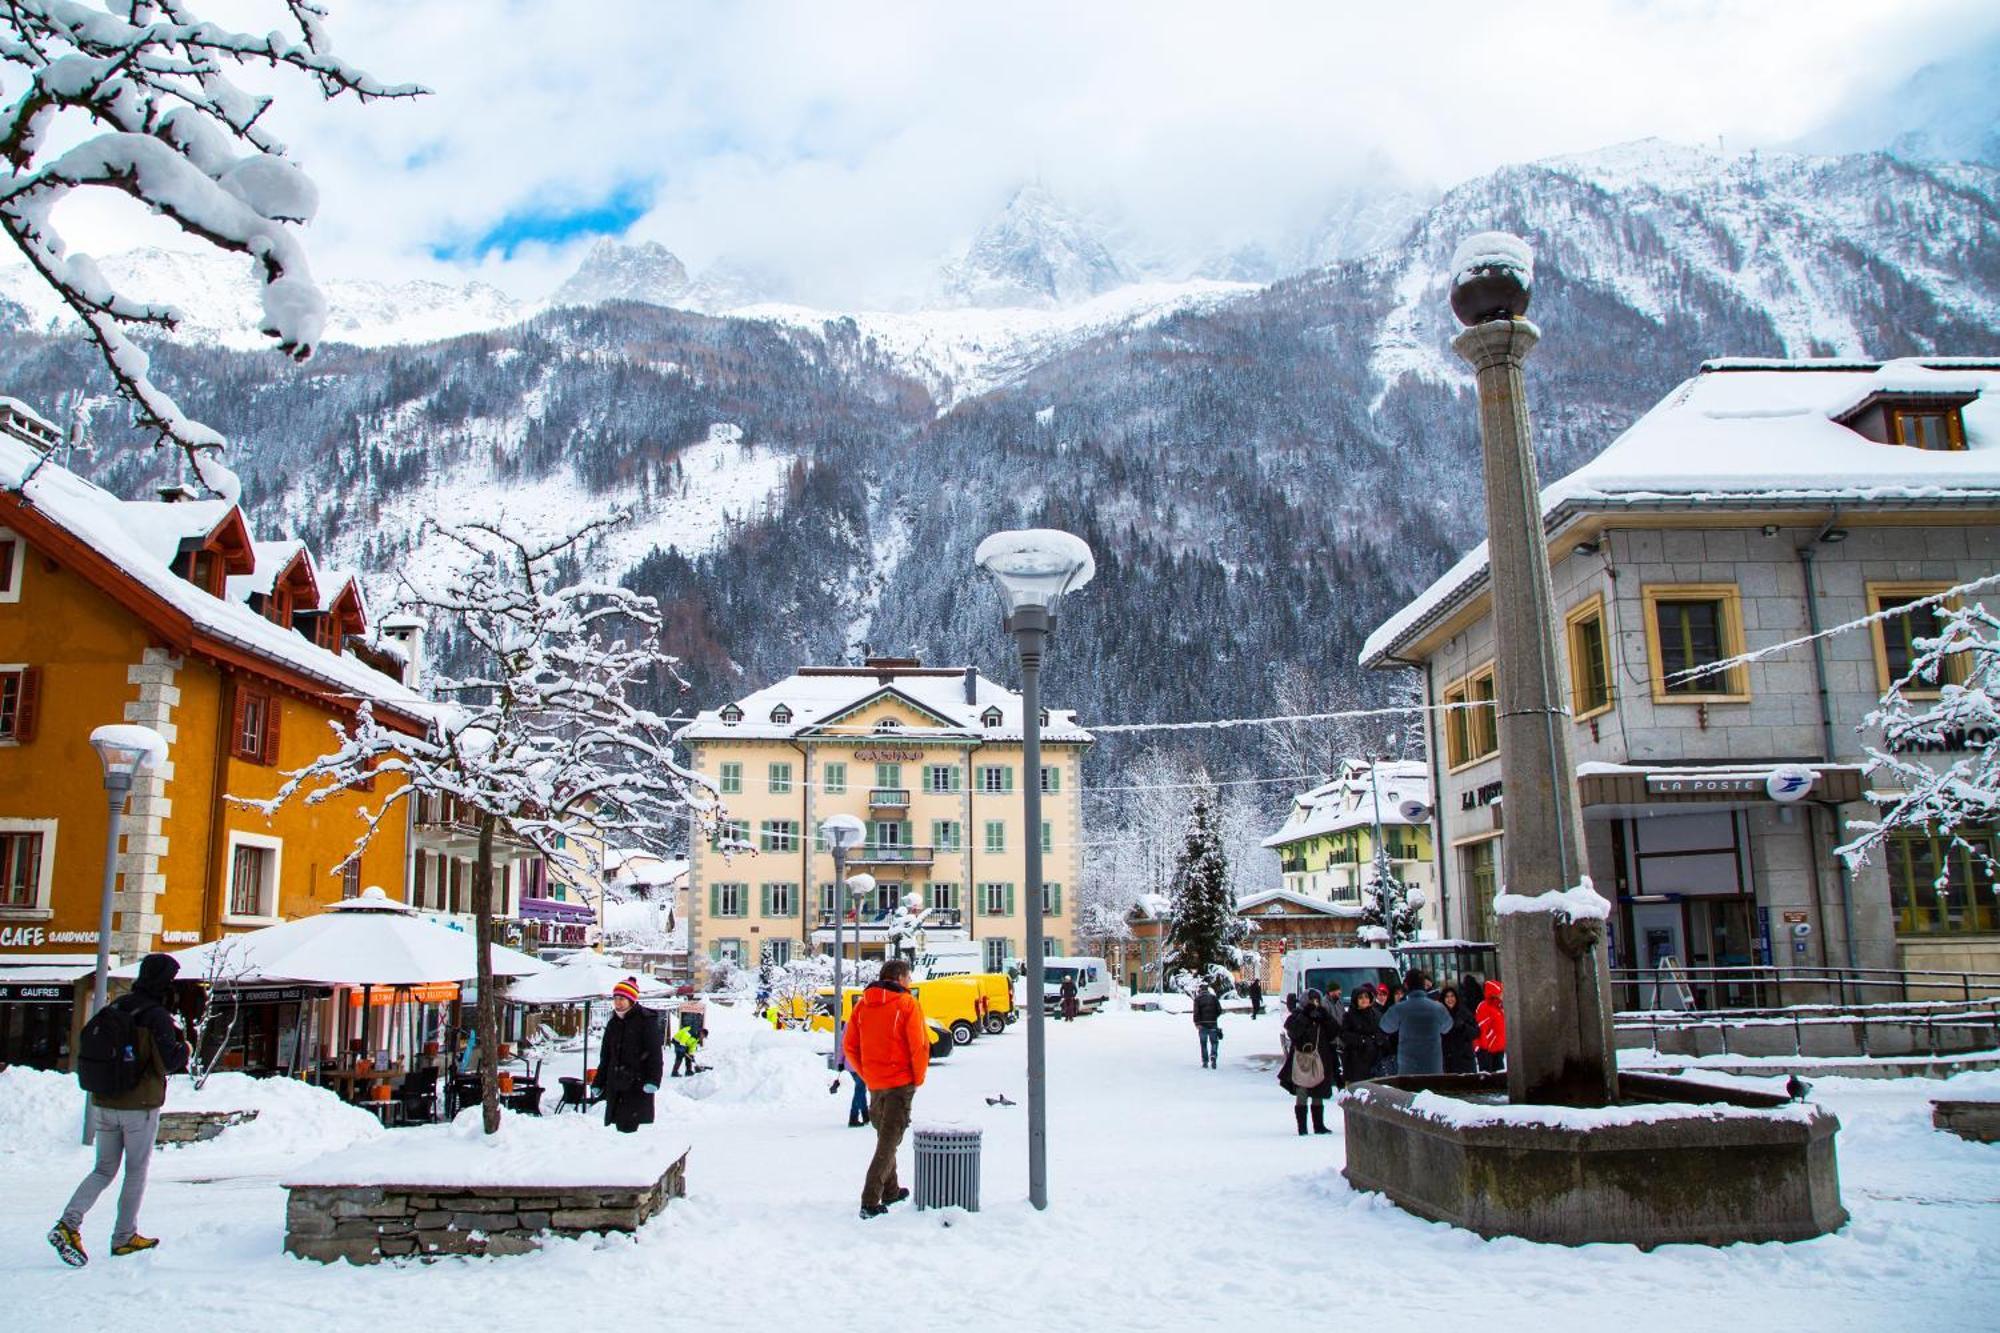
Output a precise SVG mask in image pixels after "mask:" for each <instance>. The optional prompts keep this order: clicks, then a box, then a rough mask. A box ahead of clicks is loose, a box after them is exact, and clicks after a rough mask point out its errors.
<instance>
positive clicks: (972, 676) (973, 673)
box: [965, 666, 979, 704]
mask: <svg viewBox="0 0 2000 1333" xmlns="http://www.w3.org/2000/svg"><path fill="white" fill-rule="evenodd" d="M965 701H966V702H967V703H969V704H976V703H978V702H979V668H978V667H976V666H969V667H967V668H966V669H965Z"/></svg>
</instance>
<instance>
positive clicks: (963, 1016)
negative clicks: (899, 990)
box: [910, 977, 986, 1046]
mask: <svg viewBox="0 0 2000 1333" xmlns="http://www.w3.org/2000/svg"><path fill="white" fill-rule="evenodd" d="M910 993H911V994H912V995H915V996H916V997H917V1003H919V1004H921V1005H922V1006H923V1007H924V1017H925V1018H931V1019H936V1020H937V1021H938V1022H940V1023H942V1024H944V1025H945V1026H946V1027H947V1028H949V1029H950V1030H951V1039H952V1040H953V1041H955V1042H957V1043H958V1044H959V1045H960V1046H970V1045H971V1044H972V1039H973V1038H974V1037H977V1036H978V1035H979V1034H980V1033H981V1032H982V1031H984V1030H985V1027H986V994H985V991H984V990H983V989H981V987H980V985H979V983H978V982H977V981H976V980H974V979H973V978H971V977H932V978H930V979H929V980H928V981H913V982H911V983H910Z"/></svg>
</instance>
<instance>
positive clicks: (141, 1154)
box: [62, 1106, 160, 1245]
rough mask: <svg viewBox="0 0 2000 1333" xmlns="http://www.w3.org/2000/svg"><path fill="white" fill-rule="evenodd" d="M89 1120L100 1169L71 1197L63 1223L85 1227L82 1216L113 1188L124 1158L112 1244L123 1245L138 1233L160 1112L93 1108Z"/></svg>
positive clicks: (78, 1187)
mask: <svg viewBox="0 0 2000 1333" xmlns="http://www.w3.org/2000/svg"><path fill="white" fill-rule="evenodd" d="M90 1119H91V1124H92V1126H93V1127H94V1129H95V1131H96V1135H97V1169H96V1170H94V1171H92V1172H91V1173H90V1174H89V1175H87V1176H85V1177H84V1178H83V1183H82V1184H81V1185H78V1186H77V1187H76V1193H74V1194H72V1195H70V1196H69V1207H67V1208H65V1209H63V1215H62V1220H63V1221H65V1222H67V1223H68V1224H69V1225H70V1226H71V1227H80V1226H82V1225H83V1215H84V1214H85V1213H87V1212H89V1211H90V1209H91V1205H92V1204H95V1203H96V1202H97V1196H98V1195H100V1194H102V1193H104V1191H105V1190H107V1189H109V1188H111V1182H112V1180H113V1179H114V1178H115V1177H116V1176H117V1175H118V1162H119V1159H120V1158H123V1159H124V1162H125V1184H124V1185H123V1186H122V1187H121V1188H120V1189H119V1191H118V1220H117V1222H116V1223H114V1224H113V1226H112V1228H111V1243H112V1244H113V1245H123V1244H124V1243H125V1242H126V1241H128V1240H130V1239H132V1237H133V1236H134V1235H135V1234H136V1233H137V1232H138V1230H139V1202H140V1200H142V1199H144V1198H145V1197H146V1168H147V1167H149V1166H150V1165H152V1161H153V1140H154V1139H155V1138H157V1137H159V1133H160V1110H159V1108H158V1107H154V1108H153V1109H152V1110H150V1111H113V1110H110V1109H109V1108H107V1107H103V1106H93V1107H91V1108H90Z"/></svg>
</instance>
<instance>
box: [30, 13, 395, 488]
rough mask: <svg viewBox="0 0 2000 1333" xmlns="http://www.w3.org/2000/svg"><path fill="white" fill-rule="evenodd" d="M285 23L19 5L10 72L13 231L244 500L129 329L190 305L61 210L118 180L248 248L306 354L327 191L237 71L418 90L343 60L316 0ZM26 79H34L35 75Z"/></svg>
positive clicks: (155, 426) (147, 419) (338, 92)
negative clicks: (259, 24) (312, 259)
mask: <svg viewBox="0 0 2000 1333" xmlns="http://www.w3.org/2000/svg"><path fill="white" fill-rule="evenodd" d="M271 7H272V8H273V9H274V10H278V11H281V12H282V14H283V16H284V18H285V20H286V26H285V27H283V28H274V29H272V30H270V31H268V32H266V33H264V34H262V35H258V34H253V33H249V32H237V31H233V30H231V29H230V28H228V27H225V26H223V25H220V24H217V23H213V22H210V21H207V20H206V19H204V18H202V17H200V16H199V15H198V14H197V13H196V12H195V11H196V9H197V3H195V2H191V0H106V3H104V4H103V5H89V4H84V3H82V2H81V0H6V3H4V4H0V69H7V70H10V71H12V72H13V77H11V78H8V79H6V80H5V81H4V82H5V85H6V86H7V87H8V88H10V89H16V90H18V91H16V92H15V95H14V97H13V100H12V101H11V102H9V103H7V104H6V106H5V107H4V109H0V230H4V231H5V232H6V234H7V236H8V238H9V239H11V240H12V241H13V242H14V244H15V245H16V246H17V247H19V249H20V251H21V253H22V254H23V255H24V256H25V257H26V258H27V261H28V264H29V266H30V267H31V268H33V269H34V271H35V272H36V273H37V274H38V275H40V277H41V278H42V280H43V281H45V282H47V283H48V284H49V286H51V287H52V288H54V289H55V291H56V293H57V295H59V296H60V297H61V298H62V300H63V303H64V304H65V305H67V306H68V307H69V309H70V310H71V311H72V312H73V313H74V314H75V315H76V317H77V318H78V319H79V320H80V321H82V323H83V327H84V329H85V331H86V333H87V334H88V336H89V337H90V339H91V340H92V341H93V342H95V343H96V344H97V346H98V349H99V350H100V351H101V352H102V353H103V356H104V361H105V364H106V365H107V366H108V367H109V368H110V371H111V375H112V379H113V380H114V381H115V382H116V384H117V386H118V391H119V393H120V394H121V395H123V396H124V397H125V398H126V399H127V400H128V401H129V402H130V404H131V407H132V414H133V419H134V421H135V422H136V424H138V425H139V426H140V427H141V428H143V429H147V430H155V431H158V432H159V436H160V440H161V442H162V443H172V444H174V445H177V446H178V447H180V448H181V449H182V450H184V451H185V452H186V454H187V456H188V458H189V461H190V462H191V463H192V464H193V465H194V467H195V470H196V474H197V475H198V476H200V477H201V479H202V481H203V483H204V484H205V485H207V486H208V487H209V488H210V489H211V490H213V491H215V492H217V493H218V494H222V495H224V496H226V497H227V498H230V499H234V498H235V493H234V490H235V479H234V477H233V476H232V475H231V474H230V473H229V472H228V470H227V469H226V468H223V467H222V466H221V464H220V463H219V462H218V461H217V460H216V454H217V452H218V451H219V450H220V449H221V448H222V446H223V438H222V436H221V435H219V434H218V433H217V432H216V431H214V430H213V429H211V428H210V427H208V426H205V425H203V424H202V423H200V422H198V421H193V420H190V419H189V418H188V417H186V416H184V415H182V413H181V411H180V409H179V408H178V407H176V406H175V404H174V401H173V399H172V398H171V397H169V396H168V395H167V394H166V393H164V392H162V391H161V390H160V389H159V387H158V386H156V385H155V384H154V383H153V381H152V378H151V374H150V369H149V363H148V360H147V356H146V353H145V352H144V351H143V350H141V349H140V348H139V346H138V345H137V344H135V343H134V342H133V341H132V339H131V336H130V335H131V333H132V332H134V331H140V330H151V331H167V330H171V329H173V328H174V327H176V326H177V325H178V323H179V322H180V319H181V313H180V312H179V311H178V310H176V309H174V308H173V307H171V306H165V305H154V304H151V303H149V302H146V301H142V300H137V299H133V298H131V297H128V296H126V295H125V294H123V293H121V292H118V291H116V290H114V289H113V288H112V286H111V285H110V284H109V283H108V282H106V281H105V278H104V274H103V273H102V272H101V271H100V270H99V268H98V267H97V264H96V263H95V262H94V261H93V260H92V259H91V257H90V256H89V255H85V254H75V253H71V252H70V250H69V248H68V246H67V245H65V244H64V241H63V238H62V235H61V233H60V232H59V231H58V230H57V227H56V223H55V218H54V210H55V208H56V205H58V204H59V203H61V202H62V201H63V200H64V199H65V198H67V197H68V196H69V195H71V194H72V193H74V192H76V191H78V190H83V189H93V188H95V189H103V190H116V191H120V192H123V193H125V194H127V195H130V196H131V197H132V198H133V199H135V200H136V201H138V203H139V204H141V205H142V206H144V207H145V208H147V209H149V210H151V211H152V212H153V213H155V214H158V215H159V216H162V217H165V218H169V219H171V220H172V221H173V222H174V223H175V224H177V225H178V226H179V227H180V229H181V230H182V231H183V232H185V233H187V234H188V235H189V236H193V237H198V238H200V239H201V240H204V241H207V242H208V243H209V244H211V245H215V246H219V247H220V248H222V249H225V250H233V251H236V252H237V253H239V254H242V255H245V256H247V257H248V259H249V261H250V267H251V270H252V272H253V273H254V274H255V276H256V278H257V280H258V281H259V282H260V283H261V284H262V289H261V290H262V295H263V303H264V320H263V324H262V326H261V331H262V332H263V333H265V334H266V335H268V336H269V337H270V338H271V339H272V341H273V342H274V343H275V344H276V346H277V348H278V350H279V351H281V352H283V353H285V354H286V355H287V356H290V357H292V358H293V359H294V360H299V361H303V360H305V359H306V358H307V357H309V356H311V355H312V352H313V347H314V345H315V344H316V343H317V342H318V341H319V338H320V332H321V329H322V327H323V325H324V324H325V322H326V301H325V299H324V298H323V297H322V296H321V295H320V292H319V289H318V287H316V286H315V285H314V283H313V277H312V270H311V268H310V267H309V266H308V264H307V262H306V255H305V250H304V248H303V246H302V245H301V244H300V240H299V235H298V230H297V229H298V228H299V227H300V226H301V225H303V224H304V223H306V222H309V221H311V220H312V217H313V214H314V213H315V211H317V209H318V205H319V192H318V190H317V188H316V187H315V186H314V185H313V183H312V181H311V180H310V179H309V178H308V177H307V176H306V174H305V173H304V172H302V171H300V170H299V169H298V167H297V166H295V165H294V164H293V163H292V162H291V161H290V159H289V158H287V156H286V154H285V146H284V144H283V143H281V142H280V141H279V140H278V138H277V137H276V136H275V135H274V134H272V132H271V131H270V129H269V127H268V126H266V125H265V124H264V123H263V122H264V118H265V113H266V112H268V111H269V110H270V109H271V106H272V99H271V98H270V97H268V96H266V95H264V94H262V93H253V92H250V91H247V90H246V89H244V88H242V87H239V86H238V85H237V83H236V82H234V81H233V80H232V79H231V78H230V77H229V73H230V71H233V70H237V69H246V68H249V69H256V68H262V69H271V70H283V71H290V72H292V73H296V74H299V75H303V76H304V77H305V78H307V79H309V80H311V81H312V82H313V83H315V84H317V85H318V87H319V92H320V95H321V96H322V97H325V98H328V99H332V98H335V97H339V96H342V95H343V94H345V95H351V96H353V97H355V98H358V99H360V100H361V101H364V102H365V101H371V100H374V99H376V98H406V97H416V96H419V95H420V94H422V93H423V92H424V89H422V88H419V87H417V86H415V85H413V84H388V83H382V82H379V81H377V80H376V79H374V78H372V77H371V76H370V75H368V74H367V73H366V72H364V71H362V70H360V69H357V68H355V67H354V66H353V65H350V64H348V63H347V62H346V61H344V60H341V59H340V58H339V57H337V56H335V55H334V54H333V51H332V47H331V46H330V45H329V43H328V41H327V36H326V30H325V27H324V24H323V20H324V19H325V17H326V12H325V10H324V9H322V8H321V7H320V6H319V5H318V4H315V3H313V0H280V3H277V4H273V5H272V6H271ZM23 74H25V76H26V77H25V78H22V77H21V75H23Z"/></svg>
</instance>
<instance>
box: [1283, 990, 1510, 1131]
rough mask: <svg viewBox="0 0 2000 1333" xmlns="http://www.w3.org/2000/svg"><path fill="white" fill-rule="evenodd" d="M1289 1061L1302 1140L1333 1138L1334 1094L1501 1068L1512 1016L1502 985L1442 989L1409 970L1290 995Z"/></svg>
mask: <svg viewBox="0 0 2000 1333" xmlns="http://www.w3.org/2000/svg"><path fill="white" fill-rule="evenodd" d="M1285 1005H1286V1007H1287V1009H1289V1010H1290V1012H1289V1013H1287V1014H1286V1016H1285V1027H1284V1046H1285V1061H1284V1064H1283V1065H1282V1066H1280V1068H1279V1070H1278V1083H1279V1084H1280V1086H1282V1087H1283V1088H1284V1089H1285V1091H1287V1092H1289V1093H1291V1094H1292V1102H1293V1107H1292V1112H1293V1115H1294V1116H1295V1117H1296V1119H1297V1123H1298V1131H1299V1133H1300V1134H1302V1135H1303V1134H1308V1133H1313V1134H1328V1133H1331V1132H1332V1131H1331V1130H1329V1129H1328V1128H1327V1126H1326V1099H1327V1098H1328V1097H1330V1096H1331V1095H1333V1091H1334V1089H1335V1088H1344V1087H1346V1086H1347V1085H1348V1084H1350V1083H1359V1082H1361V1081H1362V1080H1364V1079H1370V1078H1383V1077H1386V1076H1388V1075H1391V1074H1471V1073H1478V1072H1493V1071H1496V1070H1498V1069H1499V1068H1500V1067H1501V1065H1502V1062H1503V1060H1504V1058H1505V1056H1506V1052H1507V1017H1506V1010H1505V1008H1504V1007H1503V1003H1502V991H1501V986H1500V983H1499V982H1498V981H1489V982H1482V981H1480V980H1479V979H1478V978H1476V977H1472V976H1465V977H1462V978H1460V980H1459V983H1458V984H1457V985H1456V986H1453V985H1450V984H1447V985H1445V986H1444V987H1442V988H1441V989H1439V990H1437V991H1435V992H1434V991H1433V990H1432V988H1431V982H1430V978H1428V977H1426V976H1425V975H1424V974H1423V973H1421V972H1411V973H1409V974H1408V975H1406V976H1405V977H1404V978H1403V980H1402V981H1401V983H1389V984H1383V985H1380V986H1378V985H1376V984H1372V983H1371V984H1365V985H1361V986H1357V987H1356V988H1355V991H1354V995H1353V997H1352V999H1350V1000H1347V1001H1345V1002H1343V1000H1342V997H1341V991H1340V987H1339V986H1337V985H1336V986H1332V987H1329V988H1328V990H1327V991H1326V992H1325V993H1322V992H1320V991H1317V990H1309V991H1307V992H1306V993H1305V997H1304V998H1303V999H1300V998H1298V997H1296V996H1290V995H1288V996H1286V997H1285Z"/></svg>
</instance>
